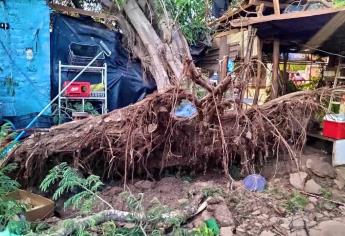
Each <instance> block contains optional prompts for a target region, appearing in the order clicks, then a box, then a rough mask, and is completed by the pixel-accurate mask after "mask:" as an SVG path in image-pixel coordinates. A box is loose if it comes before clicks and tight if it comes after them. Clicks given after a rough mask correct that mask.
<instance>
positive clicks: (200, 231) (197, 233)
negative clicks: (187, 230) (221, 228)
mask: <svg viewBox="0 0 345 236" xmlns="http://www.w3.org/2000/svg"><path fill="white" fill-rule="evenodd" d="M193 236H217V235H215V234H214V233H213V231H212V230H211V229H210V228H208V227H207V225H206V224H205V223H204V224H202V225H201V226H200V227H198V228H196V229H194V230H193Z"/></svg>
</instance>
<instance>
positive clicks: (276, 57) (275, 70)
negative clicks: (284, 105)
mask: <svg viewBox="0 0 345 236" xmlns="http://www.w3.org/2000/svg"><path fill="white" fill-rule="evenodd" d="M279 46H280V42H279V40H278V39H275V40H274V41H273V55H272V56H273V66H272V91H271V98H272V99H274V98H277V97H278V95H279V81H278V72H279V55H280V49H279Z"/></svg>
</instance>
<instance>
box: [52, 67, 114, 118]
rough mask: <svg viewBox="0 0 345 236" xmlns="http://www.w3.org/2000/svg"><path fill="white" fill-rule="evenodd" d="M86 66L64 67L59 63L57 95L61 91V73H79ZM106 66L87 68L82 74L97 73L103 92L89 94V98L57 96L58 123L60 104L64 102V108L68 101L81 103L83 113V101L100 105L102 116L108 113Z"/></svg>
mask: <svg viewBox="0 0 345 236" xmlns="http://www.w3.org/2000/svg"><path fill="white" fill-rule="evenodd" d="M85 67H86V66H78V65H64V64H62V63H61V61H59V94H60V92H61V90H62V89H63V84H62V73H63V72H76V73H79V72H80V71H81V70H83V69H84V68H85ZM107 69H108V68H107V64H106V63H104V64H103V66H101V67H99V66H90V67H88V68H87V69H86V70H85V71H84V73H98V74H100V76H101V77H100V78H101V81H100V82H101V83H102V84H103V87H104V90H103V91H97V92H91V95H90V97H66V96H64V95H63V94H62V95H60V96H59V98H58V112H59V121H61V108H62V102H65V104H66V107H67V103H68V101H81V103H82V111H84V108H85V101H98V102H101V103H102V114H105V113H107V112H108V107H107V104H108V94H107V84H108V78H107Z"/></svg>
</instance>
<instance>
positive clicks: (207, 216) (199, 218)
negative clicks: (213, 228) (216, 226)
mask: <svg viewBox="0 0 345 236" xmlns="http://www.w3.org/2000/svg"><path fill="white" fill-rule="evenodd" d="M210 218H212V215H211V214H210V213H209V212H208V211H203V212H202V213H201V214H199V215H197V216H196V217H195V219H194V220H193V225H194V227H195V228H197V227H200V226H202V225H203V224H204V223H205V221H206V220H208V219H210Z"/></svg>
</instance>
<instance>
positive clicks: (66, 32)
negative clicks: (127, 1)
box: [51, 14, 155, 111]
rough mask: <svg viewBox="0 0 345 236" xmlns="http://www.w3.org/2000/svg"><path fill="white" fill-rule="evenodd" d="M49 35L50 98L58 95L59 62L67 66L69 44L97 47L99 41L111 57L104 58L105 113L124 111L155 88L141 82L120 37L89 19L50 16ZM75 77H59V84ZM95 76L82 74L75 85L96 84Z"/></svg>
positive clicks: (139, 72)
mask: <svg viewBox="0 0 345 236" xmlns="http://www.w3.org/2000/svg"><path fill="white" fill-rule="evenodd" d="M52 29H53V30H52V33H51V70H52V73H51V84H52V90H51V91H52V97H55V96H56V95H57V94H58V85H59V83H58V82H59V78H58V68H59V60H61V63H62V64H68V55H69V45H70V43H72V42H74V43H80V44H84V45H85V44H87V45H99V43H100V41H103V42H104V43H105V44H106V45H107V46H108V48H109V49H110V50H111V52H112V54H111V56H110V57H106V59H105V63H107V66H108V73H107V75H108V109H109V111H111V110H114V109H117V108H121V107H125V106H127V105H129V104H132V103H135V102H137V101H138V100H140V99H142V98H143V97H145V95H146V94H148V93H151V92H152V91H154V90H155V84H154V83H152V82H151V83H150V82H147V81H144V80H143V79H142V68H141V65H140V63H139V62H134V61H132V60H131V59H130V58H129V54H128V53H127V51H126V50H125V49H124V48H123V47H122V44H121V39H122V34H121V33H119V32H115V31H111V30H108V29H107V28H106V27H105V26H104V25H102V24H99V23H96V22H94V21H93V20H92V19H91V18H88V17H83V18H73V17H69V16H65V15H61V14H53V15H52ZM75 75H76V73H73V72H64V73H62V81H66V80H72V79H73V78H74V76H75ZM99 78H100V76H99V75H96V74H92V73H86V74H83V75H82V76H81V78H80V79H78V81H89V82H93V83H96V82H99Z"/></svg>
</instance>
